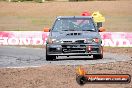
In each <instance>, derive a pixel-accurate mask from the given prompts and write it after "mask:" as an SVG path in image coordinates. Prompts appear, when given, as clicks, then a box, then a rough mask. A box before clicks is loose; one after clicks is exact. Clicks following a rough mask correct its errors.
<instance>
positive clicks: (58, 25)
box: [52, 18, 96, 31]
mask: <svg viewBox="0 0 132 88" xmlns="http://www.w3.org/2000/svg"><path fill="white" fill-rule="evenodd" d="M52 31H96V29H95V26H94V24H93V21H92V19H90V18H85V19H84V18H58V19H57V20H56V22H55V24H54V27H53V29H52Z"/></svg>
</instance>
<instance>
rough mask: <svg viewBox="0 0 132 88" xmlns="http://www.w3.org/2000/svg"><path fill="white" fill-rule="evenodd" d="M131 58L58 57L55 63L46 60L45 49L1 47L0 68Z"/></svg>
mask: <svg viewBox="0 0 132 88" xmlns="http://www.w3.org/2000/svg"><path fill="white" fill-rule="evenodd" d="M130 59H131V57H130V56H127V55H119V54H116V53H104V58H103V59H98V60H93V59H92V57H88V56H71V57H62V56H60V57H58V58H57V60H55V61H46V60H45V49H42V48H41V49H39V48H24V47H23V48H18V47H8V46H0V68H25V67H39V66H44V65H85V64H98V63H110V62H117V61H127V60H130Z"/></svg>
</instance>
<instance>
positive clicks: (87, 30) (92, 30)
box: [82, 30, 95, 31]
mask: <svg viewBox="0 0 132 88" xmlns="http://www.w3.org/2000/svg"><path fill="white" fill-rule="evenodd" d="M82 31H95V30H82Z"/></svg>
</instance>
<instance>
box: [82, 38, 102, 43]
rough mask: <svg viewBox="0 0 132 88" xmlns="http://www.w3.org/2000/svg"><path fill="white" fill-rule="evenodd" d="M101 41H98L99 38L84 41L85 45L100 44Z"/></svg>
mask: <svg viewBox="0 0 132 88" xmlns="http://www.w3.org/2000/svg"><path fill="white" fill-rule="evenodd" d="M99 41H100V39H98V38H93V39H85V40H84V43H93V42H95V43H99Z"/></svg>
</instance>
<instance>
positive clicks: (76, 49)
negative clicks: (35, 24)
mask: <svg viewBox="0 0 132 88" xmlns="http://www.w3.org/2000/svg"><path fill="white" fill-rule="evenodd" d="M44 31H45V32H47V31H49V36H48V39H47V41H46V60H47V61H51V60H55V59H56V57H57V56H91V55H93V58H94V59H102V58H103V47H102V46H101V43H102V39H101V36H100V34H99V32H102V31H104V30H103V29H102V28H97V27H96V25H95V23H94V21H93V17H92V16H58V17H57V18H56V20H55V22H54V24H53V26H52V28H51V29H50V30H48V29H45V30H44Z"/></svg>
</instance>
